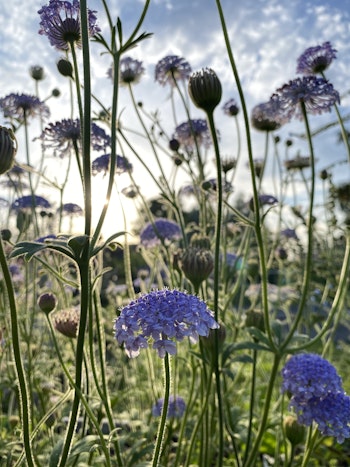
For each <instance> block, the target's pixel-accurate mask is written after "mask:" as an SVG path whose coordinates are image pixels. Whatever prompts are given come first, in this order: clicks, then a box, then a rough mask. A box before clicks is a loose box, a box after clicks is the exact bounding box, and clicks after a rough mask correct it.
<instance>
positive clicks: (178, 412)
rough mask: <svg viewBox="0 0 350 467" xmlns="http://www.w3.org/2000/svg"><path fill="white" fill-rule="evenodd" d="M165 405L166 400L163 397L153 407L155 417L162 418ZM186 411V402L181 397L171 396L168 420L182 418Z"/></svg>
mask: <svg viewBox="0 0 350 467" xmlns="http://www.w3.org/2000/svg"><path fill="white" fill-rule="evenodd" d="M163 405H164V398H163V397H161V398H160V399H158V400H157V402H156V403H155V404H154V406H153V407H152V415H153V417H160V416H161V415H162V410H163ZM185 410H186V402H185V401H184V400H183V398H182V397H180V396H170V397H169V405H168V412H167V417H168V418H181V417H182V416H183V414H184V413H185Z"/></svg>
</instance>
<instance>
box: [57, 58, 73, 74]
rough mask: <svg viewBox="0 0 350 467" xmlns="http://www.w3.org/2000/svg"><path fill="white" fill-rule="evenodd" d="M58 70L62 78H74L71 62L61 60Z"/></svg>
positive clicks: (58, 63)
mask: <svg viewBox="0 0 350 467" xmlns="http://www.w3.org/2000/svg"><path fill="white" fill-rule="evenodd" d="M57 69H58V71H59V72H60V73H61V75H62V76H67V77H69V78H72V77H73V66H72V64H71V62H70V61H69V60H66V59H65V58H61V59H60V60H58V62H57Z"/></svg>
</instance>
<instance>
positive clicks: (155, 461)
mask: <svg viewBox="0 0 350 467" xmlns="http://www.w3.org/2000/svg"><path fill="white" fill-rule="evenodd" d="M169 360H170V358H169V354H168V353H166V354H165V357H164V403H163V408H162V415H161V418H160V422H159V426H158V432H157V439H156V445H155V448H154V452H153V459H152V467H157V466H158V465H159V459H160V456H161V454H162V447H163V440H164V432H165V425H166V419H167V415H168V407H169V396H170V385H171V374H170V362H169Z"/></svg>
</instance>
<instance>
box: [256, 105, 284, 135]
mask: <svg viewBox="0 0 350 467" xmlns="http://www.w3.org/2000/svg"><path fill="white" fill-rule="evenodd" d="M251 122H252V125H253V127H254V128H255V129H256V130H260V131H275V130H278V129H279V128H280V126H281V124H282V123H285V122H284V121H282V120H281V114H280V107H279V105H278V102H277V100H274V101H273V100H270V101H268V102H263V103H261V104H258V105H256V106H255V107H254V108H253V110H252V112H251Z"/></svg>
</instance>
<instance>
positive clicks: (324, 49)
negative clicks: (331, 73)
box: [297, 42, 337, 75]
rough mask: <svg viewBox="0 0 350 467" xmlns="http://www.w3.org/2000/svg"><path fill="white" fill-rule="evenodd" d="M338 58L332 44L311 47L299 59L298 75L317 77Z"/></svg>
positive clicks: (326, 43)
mask: <svg viewBox="0 0 350 467" xmlns="http://www.w3.org/2000/svg"><path fill="white" fill-rule="evenodd" d="M335 58H337V51H336V49H333V47H332V45H331V43H330V42H324V43H323V44H322V45H316V46H315V47H309V48H308V49H306V50H305V52H304V53H303V54H302V55H300V57H299V58H298V65H297V73H301V74H303V75H315V74H317V73H322V72H324V71H325V70H326V69H327V68H328V67H329V65H330V64H331V63H332V61H333V59H335Z"/></svg>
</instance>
